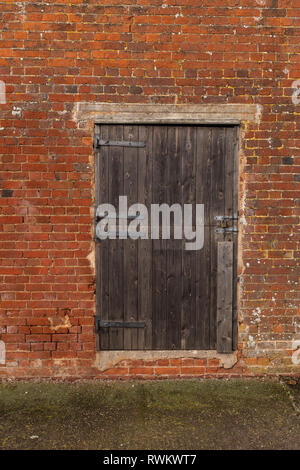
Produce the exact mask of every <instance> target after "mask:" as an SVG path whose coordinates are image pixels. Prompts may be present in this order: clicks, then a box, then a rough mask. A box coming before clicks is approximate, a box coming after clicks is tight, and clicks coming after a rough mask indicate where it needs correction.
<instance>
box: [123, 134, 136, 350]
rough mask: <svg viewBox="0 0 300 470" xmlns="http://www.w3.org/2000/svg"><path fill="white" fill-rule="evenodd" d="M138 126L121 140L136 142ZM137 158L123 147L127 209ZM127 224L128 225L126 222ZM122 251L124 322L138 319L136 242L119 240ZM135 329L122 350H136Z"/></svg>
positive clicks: (132, 199) (133, 196)
mask: <svg viewBox="0 0 300 470" xmlns="http://www.w3.org/2000/svg"><path fill="white" fill-rule="evenodd" d="M138 133H139V131H138V126H126V125H125V126H124V130H123V138H124V140H126V141H138V140H139V139H138ZM137 158H138V149H137V148H135V147H124V170H123V171H124V173H123V175H124V176H123V178H124V195H125V196H127V203H128V207H130V206H131V205H132V204H135V203H136V202H137V197H138V194H137V187H138V182H137V164H138V162H137ZM126 223H127V224H128V223H129V221H128V222H126ZM119 243H122V244H123V249H124V266H123V269H124V284H123V285H124V321H137V319H138V311H137V306H138V288H137V285H138V278H137V274H138V266H137V240H133V239H131V238H130V237H128V239H127V240H122V241H121V240H120V242H119ZM137 335H138V332H137V328H125V329H124V349H137Z"/></svg>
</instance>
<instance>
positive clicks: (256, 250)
mask: <svg viewBox="0 0 300 470" xmlns="http://www.w3.org/2000/svg"><path fill="white" fill-rule="evenodd" d="M0 14H1V16H0V22H1V39H0V41H1V42H0V47H1V58H0V79H1V97H0V136H1V150H0V152H1V163H0V199H1V212H0V227H1V230H0V244H1V248H0V252H1V253H0V260H1V264H0V302H1V303H0V346H1V355H0V378H34V377H38V378H86V377H99V378H111V377H113V378H129V377H137V378H160V377H195V376H199V377H212V376H234V377H238V376H250V375H262V374H268V375H276V374H282V375H283V374H286V375H299V371H300V354H299V349H298V348H300V312H299V284H298V282H299V207H300V197H299V184H300V178H299V168H300V150H299V149H300V138H299V135H300V134H299V127H300V119H299V116H300V62H299V57H300V55H299V52H300V46H299V42H300V28H299V25H300V0H227V1H224V0H198V1H196V0H176V1H175V0H151V1H150V2H146V1H144V0H129V1H128V2H127V3H126V4H122V3H118V2H111V1H110V2H108V1H106V0H104V1H103V2H99V1H96V0H88V1H81V0H73V1H72V0H69V1H64V0H57V1H56V0H54V1H43V2H39V1H38V2H30V1H29V0H28V1H20V2H11V1H5V2H0ZM3 84H4V85H3ZM82 103H83V104H84V105H82ZM99 103H103V104H104V105H105V104H109V103H111V104H116V105H125V104H140V105H154V106H159V105H174V106H181V105H199V106H200V105H201V106H202V107H203V106H207V107H208V108H209V107H212V106H213V107H215V108H218V107H219V109H222V110H223V111H222V112H224V113H225V114H226V111H225V108H226V105H229V106H230V105H236V106H238V107H239V108H240V109H241V113H242V112H243V111H242V110H243V109H244V108H245V107H246V105H247V106H248V105H253V107H254V109H255V110H256V111H255V112H256V115H255V116H254V118H253V119H250V118H245V119H242V120H241V125H240V153H239V172H240V173H239V200H240V232H239V301H238V306H239V311H238V313H239V341H238V351H237V353H235V356H234V358H232V362H231V363H230V366H228V360H227V362H226V359H222V358H220V355H217V353H214V352H210V353H209V354H208V352H207V351H205V352H203V353H202V354H201V352H199V351H196V352H188V353H186V354H185V357H184V356H183V355H181V354H180V353H178V352H177V353H176V354H175V356H174V355H173V352H172V354H171V353H167V352H164V353H163V354H152V353H151V354H150V353H149V354H148V353H147V354H145V353H144V352H143V353H140V356H139V355H138V353H137V355H136V356H135V357H130V355H129V356H128V357H126V358H124V357H122V355H120V356H117V357H114V355H113V354H112V355H111V359H108V361H107V363H105V360H106V359H107V357H106V358H104V356H103V355H102V358H101V352H100V353H99V352H97V347H96V336H95V333H94V315H95V259H94V241H93V218H94V211H93V201H94V184H93V181H94V154H93V131H94V119H93V118H92V117H91V114H89V116H90V117H85V116H82V114H80V113H79V111H80V109H83V108H82V106H84V109H87V108H88V107H89V106H90V107H91V109H93V106H95V104H99ZM225 114H224V115H225ZM105 354H106V356H107V353H105ZM229 362H230V361H229ZM105 364H106V365H105ZM225 364H227V365H226V366H225Z"/></svg>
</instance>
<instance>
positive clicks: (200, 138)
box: [95, 124, 238, 352]
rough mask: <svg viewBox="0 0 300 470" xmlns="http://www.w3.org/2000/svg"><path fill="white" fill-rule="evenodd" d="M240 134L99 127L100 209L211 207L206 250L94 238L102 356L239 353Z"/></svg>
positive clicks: (177, 243)
mask: <svg viewBox="0 0 300 470" xmlns="http://www.w3.org/2000/svg"><path fill="white" fill-rule="evenodd" d="M236 148H237V127H236V126H222V127H221V126H199V125H191V126H186V125H121V124H118V125H116V124H109V125H97V126H96V127H95V205H96V208H97V207H98V205H99V204H102V203H111V204H113V205H114V206H115V207H116V208H118V204H119V196H120V195H121V196H123V195H125V196H127V197H128V205H131V204H134V203H143V204H145V206H146V207H147V208H149V212H150V205H151V204H154V203H159V204H162V203H167V204H169V205H172V204H174V203H179V204H181V205H182V206H183V204H188V203H190V204H193V205H195V204H204V210H205V226H204V246H203V248H202V249H201V250H197V251H187V250H185V248H184V247H185V240H184V239H182V240H174V239H170V240H162V239H159V240H151V239H150V238H149V239H139V240H134V239H130V238H128V239H126V240H123V239H118V238H117V239H113V240H112V239H106V240H97V239H96V304H97V305H96V309H97V315H96V330H97V332H98V333H99V346H100V349H106V350H107V349H113V350H123V349H161V350H165V349H217V350H218V351H219V352H230V351H232V350H234V349H236V329H237V321H236V239H237V234H236V230H237V228H236V227H237V221H236V219H237V214H238V211H237V176H236V175H237V163H236V155H237V151H236Z"/></svg>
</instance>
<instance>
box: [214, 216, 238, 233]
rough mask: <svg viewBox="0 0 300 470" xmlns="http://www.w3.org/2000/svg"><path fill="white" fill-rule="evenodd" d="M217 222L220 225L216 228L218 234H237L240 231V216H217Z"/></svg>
mask: <svg viewBox="0 0 300 470" xmlns="http://www.w3.org/2000/svg"><path fill="white" fill-rule="evenodd" d="M214 219H215V221H216V222H218V223H219V225H218V227H217V228H216V233H237V232H238V231H239V229H238V214H235V215H232V216H231V215H216V216H215V217H214Z"/></svg>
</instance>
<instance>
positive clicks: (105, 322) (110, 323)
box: [95, 316, 146, 333]
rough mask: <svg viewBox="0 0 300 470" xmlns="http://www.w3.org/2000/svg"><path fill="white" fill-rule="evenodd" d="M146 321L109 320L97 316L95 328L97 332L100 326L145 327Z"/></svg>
mask: <svg viewBox="0 0 300 470" xmlns="http://www.w3.org/2000/svg"><path fill="white" fill-rule="evenodd" d="M145 326H146V323H145V322H143V321H108V320H100V317H98V316H96V317H95V330H96V333H98V332H99V331H100V328H145Z"/></svg>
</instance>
